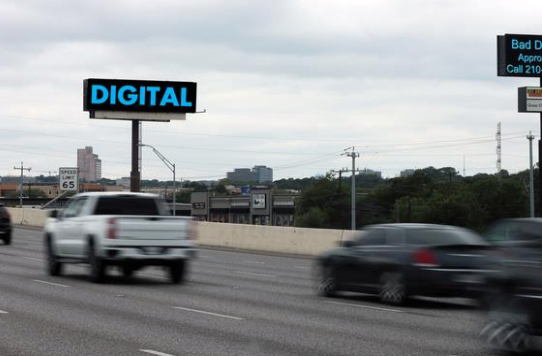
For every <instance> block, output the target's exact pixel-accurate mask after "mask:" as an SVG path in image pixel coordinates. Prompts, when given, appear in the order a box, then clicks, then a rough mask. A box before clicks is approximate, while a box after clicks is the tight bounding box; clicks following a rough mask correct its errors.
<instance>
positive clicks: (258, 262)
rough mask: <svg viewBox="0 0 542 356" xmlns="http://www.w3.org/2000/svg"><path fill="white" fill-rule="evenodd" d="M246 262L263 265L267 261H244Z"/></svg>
mask: <svg viewBox="0 0 542 356" xmlns="http://www.w3.org/2000/svg"><path fill="white" fill-rule="evenodd" d="M244 262H245V263H257V264H260V265H263V264H265V262H262V261H244Z"/></svg>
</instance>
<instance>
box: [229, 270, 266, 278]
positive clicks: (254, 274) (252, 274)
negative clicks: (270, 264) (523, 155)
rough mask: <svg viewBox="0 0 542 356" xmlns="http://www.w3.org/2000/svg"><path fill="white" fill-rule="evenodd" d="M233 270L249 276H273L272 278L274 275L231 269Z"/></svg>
mask: <svg viewBox="0 0 542 356" xmlns="http://www.w3.org/2000/svg"><path fill="white" fill-rule="evenodd" d="M233 272H234V273H238V274H246V275H249V276H258V277H273V278H275V277H276V276H275V275H274V274H265V273H252V272H243V271H233Z"/></svg>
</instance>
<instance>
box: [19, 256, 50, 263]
mask: <svg viewBox="0 0 542 356" xmlns="http://www.w3.org/2000/svg"><path fill="white" fill-rule="evenodd" d="M23 258H24V259H25V260H30V261H40V262H43V261H45V260H44V259H43V258H33V257H23Z"/></svg>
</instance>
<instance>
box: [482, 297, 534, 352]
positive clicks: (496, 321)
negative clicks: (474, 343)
mask: <svg viewBox="0 0 542 356" xmlns="http://www.w3.org/2000/svg"><path fill="white" fill-rule="evenodd" d="M532 334H533V332H532V328H531V325H530V322H529V317H528V315H527V313H526V311H525V310H524V308H523V307H522V306H521V304H520V302H519V300H518V299H517V298H514V297H513V296H511V295H507V294H503V295H500V296H498V297H496V298H493V299H492V300H491V302H490V303H489V305H488V320H487V323H486V326H485V327H484V329H483V330H482V332H481V333H480V337H481V339H482V340H483V341H484V342H485V343H487V344H488V345H489V346H490V347H492V348H494V349H497V350H500V351H504V352H507V353H512V354H526V353H528V352H529V351H531V349H532V342H533V340H532Z"/></svg>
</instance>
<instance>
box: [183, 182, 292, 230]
mask: <svg viewBox="0 0 542 356" xmlns="http://www.w3.org/2000/svg"><path fill="white" fill-rule="evenodd" d="M297 197H298V195H295V194H290V195H283V194H274V191H273V190H272V189H252V190H251V191H250V192H249V193H248V194H247V195H228V196H212V195H210V194H209V192H193V193H192V195H191V204H192V213H191V214H192V216H193V217H194V219H195V220H198V221H211V222H223V223H233V224H252V225H272V226H294V212H295V211H294V209H295V204H296V199H297Z"/></svg>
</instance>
